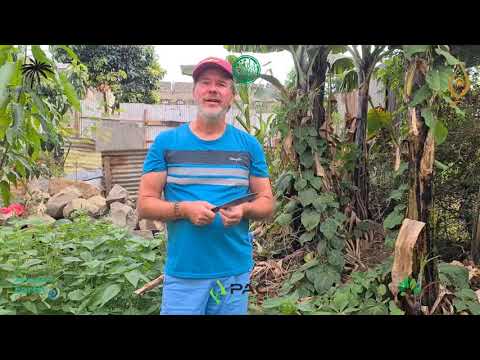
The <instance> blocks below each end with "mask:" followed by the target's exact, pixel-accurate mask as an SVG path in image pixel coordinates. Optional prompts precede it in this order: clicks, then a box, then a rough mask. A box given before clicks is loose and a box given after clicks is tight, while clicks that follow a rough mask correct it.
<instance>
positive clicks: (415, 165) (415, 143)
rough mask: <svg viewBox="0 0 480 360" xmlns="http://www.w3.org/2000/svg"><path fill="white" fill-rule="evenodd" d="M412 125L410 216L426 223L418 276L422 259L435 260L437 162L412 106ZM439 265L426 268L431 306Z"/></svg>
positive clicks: (419, 249) (415, 265)
mask: <svg viewBox="0 0 480 360" xmlns="http://www.w3.org/2000/svg"><path fill="white" fill-rule="evenodd" d="M408 125H409V130H410V131H409V136H408V137H409V141H408V150H409V185H410V189H409V194H408V210H407V218H409V219H412V220H418V221H422V222H424V223H425V224H426V226H425V227H424V229H423V230H422V232H421V233H420V236H419V237H418V240H417V243H416V245H415V249H414V255H413V256H414V257H413V275H414V276H418V274H419V273H420V271H421V269H420V267H421V263H422V260H423V261H425V260H428V259H431V257H432V254H433V241H432V238H431V232H430V225H429V215H430V208H431V204H432V179H433V164H434V161H435V141H434V138H433V135H432V132H431V131H429V129H428V127H427V126H426V124H425V122H424V120H423V119H422V118H421V113H420V110H419V109H418V108H413V109H410V111H409V115H408ZM436 281H437V268H436V264H435V262H434V261H429V262H428V263H427V264H426V265H425V268H424V269H423V279H422V289H423V290H424V293H423V298H422V300H423V302H424V303H425V305H427V306H429V307H431V306H432V305H433V304H434V302H435V300H436V298H437V294H438V283H437V282H436Z"/></svg>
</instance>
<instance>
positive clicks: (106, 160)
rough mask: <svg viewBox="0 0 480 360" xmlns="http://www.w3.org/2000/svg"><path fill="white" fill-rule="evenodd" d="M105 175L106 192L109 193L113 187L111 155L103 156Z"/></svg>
mask: <svg viewBox="0 0 480 360" xmlns="http://www.w3.org/2000/svg"><path fill="white" fill-rule="evenodd" d="M103 174H104V175H103V176H104V178H105V192H106V194H107V195H108V193H109V192H110V190H111V189H112V171H111V169H110V157H109V156H106V157H104V158H103Z"/></svg>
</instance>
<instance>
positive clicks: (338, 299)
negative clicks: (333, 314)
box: [333, 291, 350, 312]
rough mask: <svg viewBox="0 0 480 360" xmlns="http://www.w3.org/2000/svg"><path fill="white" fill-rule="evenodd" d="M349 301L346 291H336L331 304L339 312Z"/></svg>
mask: <svg viewBox="0 0 480 360" xmlns="http://www.w3.org/2000/svg"><path fill="white" fill-rule="evenodd" d="M349 303H350V296H349V293H348V292H346V291H342V292H340V291H338V292H337V293H336V294H335V296H334V297H333V304H334V305H335V307H336V309H337V310H338V311H339V312H342V311H343V310H345V309H346V308H347V306H348V304H349Z"/></svg>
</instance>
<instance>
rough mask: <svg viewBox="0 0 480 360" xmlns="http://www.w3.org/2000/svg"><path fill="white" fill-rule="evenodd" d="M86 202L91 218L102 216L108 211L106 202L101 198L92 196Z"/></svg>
mask: <svg viewBox="0 0 480 360" xmlns="http://www.w3.org/2000/svg"><path fill="white" fill-rule="evenodd" d="M87 202H88V204H89V206H88V209H89V214H90V215H91V216H93V217H99V216H103V215H105V213H106V212H107V210H108V208H107V201H106V199H105V198H104V197H103V196H100V195H96V196H92V197H91V198H90V199H88V200H87Z"/></svg>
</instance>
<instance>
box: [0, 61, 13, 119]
mask: <svg viewBox="0 0 480 360" xmlns="http://www.w3.org/2000/svg"><path fill="white" fill-rule="evenodd" d="M15 70H16V65H15V63H12V62H6V63H5V64H3V65H2V66H1V67H0V112H3V111H4V110H5V106H6V105H7V102H8V88H7V86H8V84H10V82H11V81H12V79H13V76H14V75H15Z"/></svg>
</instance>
